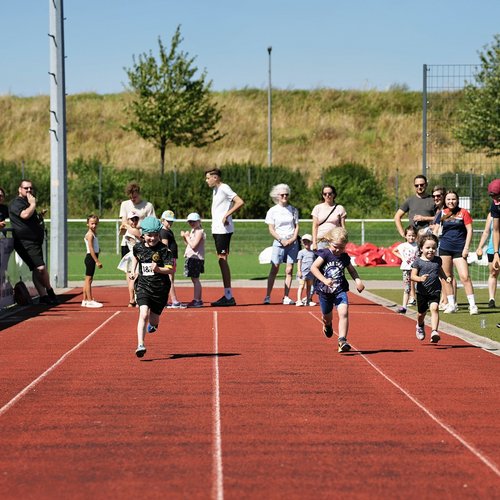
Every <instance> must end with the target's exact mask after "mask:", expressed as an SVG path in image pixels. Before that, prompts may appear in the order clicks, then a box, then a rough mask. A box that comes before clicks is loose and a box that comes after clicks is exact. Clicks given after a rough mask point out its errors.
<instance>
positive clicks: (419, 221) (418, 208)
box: [394, 175, 435, 238]
mask: <svg viewBox="0 0 500 500" xmlns="http://www.w3.org/2000/svg"><path fill="white" fill-rule="evenodd" d="M413 185H414V187H415V194H414V195H413V196H410V197H409V198H408V199H407V200H405V201H404V203H403V204H402V205H401V206H400V207H399V208H398V210H397V212H396V214H395V215H394V223H395V224H396V229H397V230H398V233H399V234H400V235H401V238H404V237H405V232H404V228H403V223H402V222H401V219H402V218H403V216H404V215H405V214H406V213H408V219H409V222H410V224H411V225H412V226H413V227H414V228H415V231H416V232H417V234H418V232H419V231H421V230H422V229H425V228H426V227H427V226H429V224H431V223H432V221H433V220H434V215H435V206H434V199H433V197H432V196H431V195H430V194H427V193H426V192H425V191H426V189H427V178H426V177H425V175H417V176H416V177H415V178H414V179H413Z"/></svg>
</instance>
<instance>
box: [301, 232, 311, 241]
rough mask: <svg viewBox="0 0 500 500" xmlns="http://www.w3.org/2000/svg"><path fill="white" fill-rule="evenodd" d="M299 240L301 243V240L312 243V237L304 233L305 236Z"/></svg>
mask: <svg viewBox="0 0 500 500" xmlns="http://www.w3.org/2000/svg"><path fill="white" fill-rule="evenodd" d="M301 239H302V241H303V240H308V241H311V242H312V240H313V237H312V236H311V235H310V234H309V233H306V234H304V235H303V236H301Z"/></svg>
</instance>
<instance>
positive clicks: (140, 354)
mask: <svg viewBox="0 0 500 500" xmlns="http://www.w3.org/2000/svg"><path fill="white" fill-rule="evenodd" d="M144 354H146V347H145V346H143V345H139V346H137V349H136V350H135V355H136V356H137V357H138V358H142V357H143V356H144Z"/></svg>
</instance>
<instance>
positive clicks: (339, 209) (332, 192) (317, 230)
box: [311, 184, 347, 250]
mask: <svg viewBox="0 0 500 500" xmlns="http://www.w3.org/2000/svg"><path fill="white" fill-rule="evenodd" d="M321 197H322V199H323V203H318V204H317V205H316V206H315V207H314V208H313V210H312V212H311V215H312V220H313V223H312V238H313V241H312V246H311V248H312V249H313V250H317V249H318V248H328V242H327V241H324V240H323V237H324V236H325V235H326V234H328V233H329V232H330V231H331V230H332V229H333V228H335V227H343V228H344V229H345V219H346V217H347V213H346V211H345V208H344V207H343V206H342V205H338V204H337V203H335V199H336V198H337V190H336V189H335V187H334V186H332V185H331V184H325V185H324V186H323V188H322V189H321Z"/></svg>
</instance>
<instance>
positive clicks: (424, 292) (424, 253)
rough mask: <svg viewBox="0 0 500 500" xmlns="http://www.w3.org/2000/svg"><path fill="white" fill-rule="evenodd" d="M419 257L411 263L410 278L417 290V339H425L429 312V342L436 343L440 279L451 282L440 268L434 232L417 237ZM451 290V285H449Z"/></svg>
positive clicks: (438, 339)
mask: <svg viewBox="0 0 500 500" xmlns="http://www.w3.org/2000/svg"><path fill="white" fill-rule="evenodd" d="M418 247H419V252H420V257H417V258H416V259H415V261H414V262H413V264H412V266H411V267H412V269H411V279H412V281H414V282H416V284H417V286H416V289H417V290H416V291H417V311H418V315H417V327H416V336H417V339H418V340H424V339H425V328H424V326H425V315H426V313H427V311H430V313H431V342H432V343H433V344H437V343H438V342H439V341H440V340H441V337H440V336H439V333H438V327H439V299H440V297H441V280H440V279H439V278H441V279H443V280H445V282H446V283H451V281H452V279H451V276H446V274H445V272H444V271H443V268H442V262H443V261H442V260H441V257H438V256H437V255H436V253H437V247H438V238H437V236H435V235H434V234H424V235H421V236H420V237H419V239H418ZM450 291H451V285H450Z"/></svg>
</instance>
